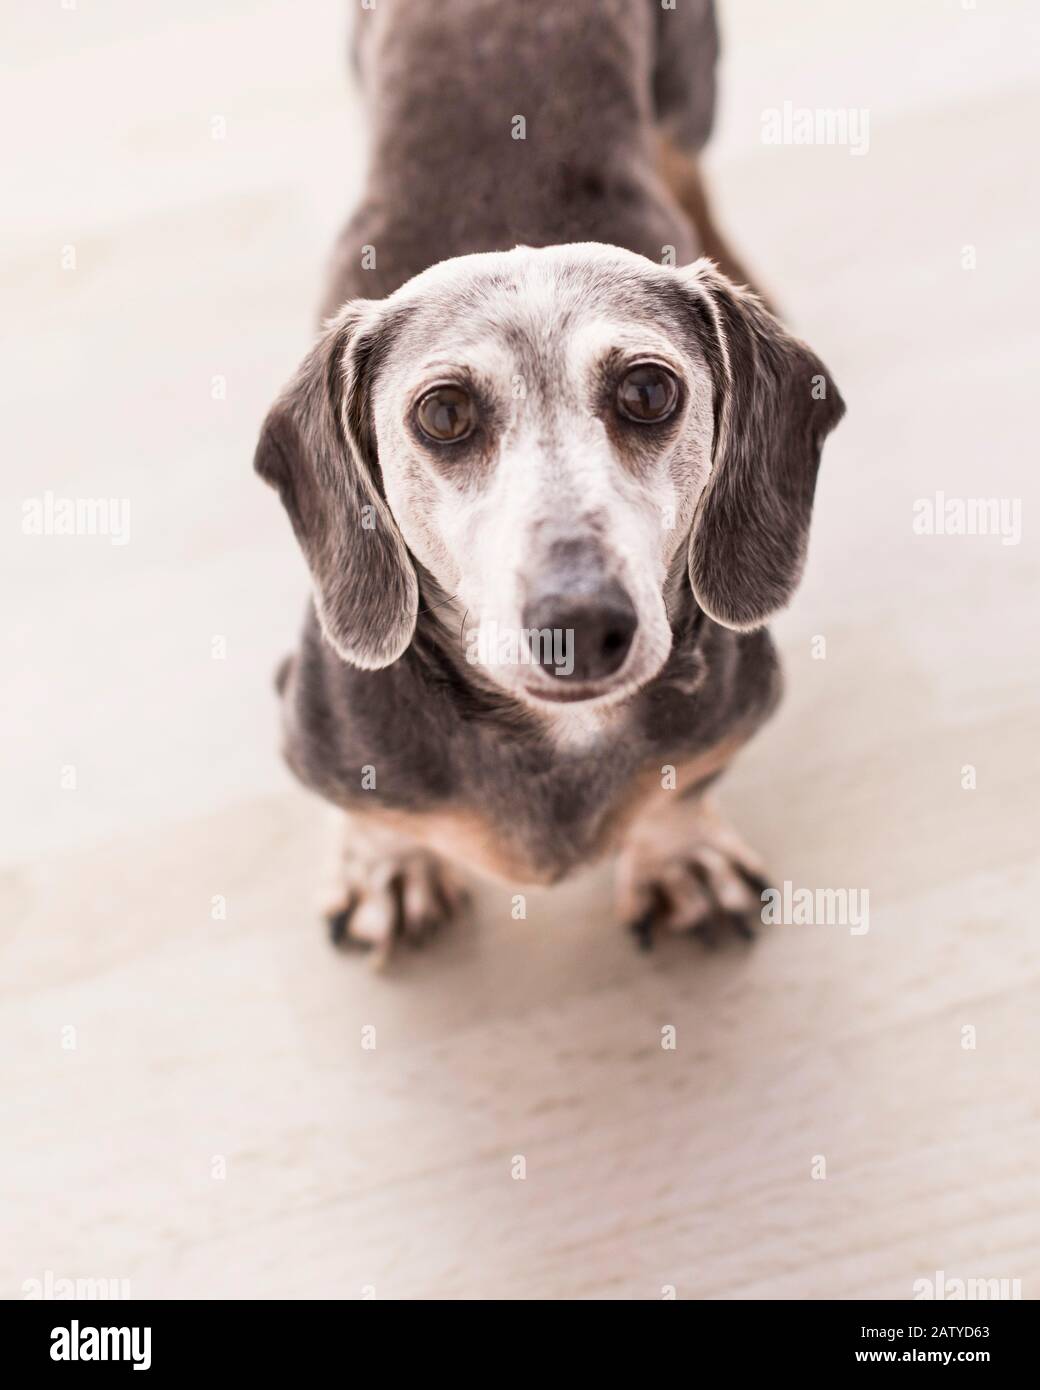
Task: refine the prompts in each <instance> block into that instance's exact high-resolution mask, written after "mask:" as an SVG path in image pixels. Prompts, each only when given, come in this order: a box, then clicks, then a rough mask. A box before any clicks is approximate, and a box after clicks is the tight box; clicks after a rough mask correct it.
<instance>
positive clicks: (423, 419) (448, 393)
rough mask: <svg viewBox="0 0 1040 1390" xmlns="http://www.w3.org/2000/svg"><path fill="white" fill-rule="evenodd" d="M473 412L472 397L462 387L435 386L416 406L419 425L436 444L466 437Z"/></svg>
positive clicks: (469, 429) (471, 424)
mask: <svg viewBox="0 0 1040 1390" xmlns="http://www.w3.org/2000/svg"><path fill="white" fill-rule="evenodd" d="M476 414H477V412H476V409H475V408H474V405H473V401H472V399H471V398H470V396H468V395H467V394H466V392H465V391H463V389H462V387H461V386H435V387H434V388H433V390H432V391H427V393H426V395H425V396H423V398H422V399H421V400H420V402H419V404H418V405H417V406H416V408H415V418H416V421H417V422H418V425H419V428H420V429H421V430H422V432H423V434H425V435H426V436H427V438H429V439H435V440H437V442H438V443H439V444H455V443H456V442H457V441H458V440H460V439H465V438H466V436H467V435H468V434H469V433H470V432H471V431H472V429H473V425H474V423H475V421H476Z"/></svg>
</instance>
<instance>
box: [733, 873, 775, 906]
mask: <svg viewBox="0 0 1040 1390" xmlns="http://www.w3.org/2000/svg"><path fill="white" fill-rule="evenodd" d="M735 868H736V870H737V873H738V874H740V877H741V878H742V879H743V880H744V882H745V883H746V884H747V886H748V887H749V888H750V889H751V891H752V892H753V893H754V894H755V896H756V897H757V898H758V901H759V902H760V903H761V901H762V894H763V893H768V892H769V890H770V889H771V888H772V886H773V885H772V884H771V883H770V882H769V880H768V879H765V878H763V877H762V875H761V874H756V873H755V872H754V870H752V869H745V868H744V866H743V864H736V865H735Z"/></svg>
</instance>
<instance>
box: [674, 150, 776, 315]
mask: <svg viewBox="0 0 1040 1390" xmlns="http://www.w3.org/2000/svg"><path fill="white" fill-rule="evenodd" d="M658 167H659V169H660V171H661V177H662V178H663V179H664V181H665V183H666V184H667V186H668V188H669V190H670V192H671V194H672V196H673V197H674V198H675V201H676V202H677V203H678V204H679V206H680V207H681V208H682V210H683V212H684V213H685V214H686V216H687V217H688V218H689V219H690V221H691V222H692V223H693V226H694V228H695V230H696V232H697V239H698V241H699V242H700V245H701V251H702V253H703V254H704V255H705V256H710V257H711V259H712V260H713V261H714V262H715V263H716V265H717V266H718V267H719V269H720V270H721V271H722V273H723V274H724V275H728V276H729V278H730V279H731V280H733V281H734V282H735V283H736V284H738V285H747V286H748V287H749V289H752V290H754V291H755V293H756V294H757V295H758V296H759V298H760V299H761V300H762V302H763V303H764V304H765V306H766V308H767V309H769V310H770V312H771V313H773V312H775V310H774V309H773V307H772V305H771V304H770V302H769V299H768V298H767V297H766V295H764V294H763V293H762V291H761V290H760V289H758V287H757V286H756V285H755V284H754V282H753V281H752V279H751V276H750V275H749V274H748V272H747V269H746V268H745V266H744V263H743V262H742V261H741V259H740V257H739V256H738V255H737V254H736V252H735V251H734V250H733V249H732V247H731V246H730V245H729V243H728V242H727V240H726V238H725V237H724V236H723V234H722V232H721V231H720V230H719V228H718V226H717V225H716V223H715V218H714V216H713V214H712V210H711V204H710V202H709V201H708V193H707V189H706V188H705V186H704V180H703V178H702V177H701V171H700V166H699V165H698V163H697V161H696V160H695V159H692V158H691V157H690V156H689V155H688V154H684V153H683V151H682V150H680V149H679V148H678V147H677V146H676V145H675V144H673V142H672V141H671V140H669V138H668V137H667V136H666V135H661V136H659V138H658Z"/></svg>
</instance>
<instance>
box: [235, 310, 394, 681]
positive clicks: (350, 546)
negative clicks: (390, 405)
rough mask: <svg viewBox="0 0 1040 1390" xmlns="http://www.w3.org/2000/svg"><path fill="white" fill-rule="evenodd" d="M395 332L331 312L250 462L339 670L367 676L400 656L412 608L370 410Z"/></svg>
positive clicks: (369, 315)
mask: <svg viewBox="0 0 1040 1390" xmlns="http://www.w3.org/2000/svg"><path fill="white" fill-rule="evenodd" d="M398 312H399V311H398ZM395 322H396V320H395V311H388V310H386V308H385V306H384V305H382V304H380V303H378V302H373V301H370V300H354V301H352V302H351V303H349V304H347V305H346V306H345V307H344V308H343V309H341V310H340V312H339V313H338V314H337V315H336V317H335V318H334V319H333V320H331V322H330V323H329V324H328V325H327V326H326V329H325V332H324V333H323V335H322V337H321V338H320V339H319V341H318V344H317V346H316V347H315V348H314V349H313V351H312V352H311V353H310V354H309V355H308V357H307V358H306V359H305V360H304V363H303V365H302V367H301V368H300V370H299V371H298V372H297V374H296V377H295V379H294V380H293V381H292V382H291V383H290V385H289V386H288V387H287V388H286V390H285V391H284V392H283V393H282V395H281V397H280V399H279V400H278V401H277V402H276V403H275V405H273V406H272V407H271V410H270V412H269V413H268V416H267V419H266V420H265V421H264V426H263V430H262V431H261V434H260V442H259V443H258V445H257V448H256V457H255V459H254V466H255V468H256V471H257V472H258V473H259V474H260V476H261V477H262V478H264V479H265V480H266V481H267V482H269V483H270V484H271V485H272V486H273V487H275V488H277V490H278V493H279V495H280V496H281V499H282V502H283V503H284V505H285V510H286V511H287V512H288V513H289V519H290V521H291V522H292V525H293V530H294V531H295V532H296V538H297V540H298V541H299V542H300V548H301V549H302V551H303V553H304V556H305V557H306V559H307V563H308V565H309V566H310V570H311V575H312V577H313V580H314V605H315V608H316V610H317V614H318V618H319V620H320V622H321V627H322V631H323V632H324V634H325V636H326V638H327V639H328V641H329V643H330V644H331V645H332V646H333V647H334V648H335V650H336V651H337V652H338V653H339V655H340V656H341V657H342V658H343V660H344V661H348V662H350V664H351V665H352V666H360V667H361V668H362V670H366V671H372V670H378V669H379V668H380V667H382V666H389V665H390V663H391V662H393V661H396V660H397V658H398V657H399V656H401V655H402V653H403V652H404V651H405V650H406V648H407V647H408V644H409V643H410V642H411V640H412V634H413V633H414V631H415V620H416V614H417V610H418V604H419V590H418V583H417V580H416V577H415V569H414V566H413V565H412V562H411V558H410V557H409V554H408V549H407V547H406V546H405V543H404V540H403V538H402V536H401V533H400V531H399V530H398V529H397V523H396V522H395V521H394V518H393V516H392V515H391V512H390V508H389V507H388V506H387V504H386V500H385V498H384V496H383V491H382V485H381V476H380V472H379V459H378V454H377V451H376V441H375V430H374V427H373V425H372V420H371V410H370V395H371V387H372V379H373V377H374V375H375V372H376V370H377V367H378V362H379V358H380V356H381V354H382V353H383V352H385V351H386V347H387V343H388V341H389V339H390V337H391V336H392V334H393V332H394V331H395Z"/></svg>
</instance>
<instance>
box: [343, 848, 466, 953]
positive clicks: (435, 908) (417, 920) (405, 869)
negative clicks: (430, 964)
mask: <svg viewBox="0 0 1040 1390" xmlns="http://www.w3.org/2000/svg"><path fill="white" fill-rule="evenodd" d="M337 879H338V882H337V886H336V890H335V892H334V894H333V896H332V898H331V900H330V901H329V902H328V903H327V905H326V910H325V920H326V922H327V924H328V928H329V937H330V939H331V941H332V943H333V945H335V946H340V947H343V948H344V949H353V950H360V951H370V952H371V953H372V955H373V957H374V963H375V964H377V965H378V964H382V963H383V962H384V961H386V960H387V959H388V958H389V956H390V954H391V952H392V951H393V949H394V947H395V946H396V945H398V944H399V943H401V942H406V943H407V944H409V945H411V946H421V945H423V943H424V942H426V941H427V940H428V939H429V938H430V937H431V936H432V935H433V934H434V933H435V932H436V931H437V930H438V928H440V927H441V926H444V925H445V924H446V923H448V922H450V921H451V920H452V919H453V918H454V917H456V916H457V915H458V914H459V913H460V912H461V911H462V909H463V908H464V907H465V904H466V901H467V897H468V895H467V893H466V890H465V888H464V887H463V886H462V884H461V883H460V882H459V881H458V880H457V879H456V878H455V876H454V875H453V874H452V872H451V871H450V870H449V869H448V868H447V866H446V865H445V864H444V862H443V861H442V860H441V859H440V858H438V856H437V855H435V854H432V853H430V852H429V851H428V850H424V849H418V848H412V849H409V850H407V851H403V852H402V851H393V850H379V849H375V848H373V847H372V846H370V845H368V844H363V845H360V846H358V848H357V852H355V853H351V852H350V847H349V846H348V848H347V851H346V852H345V853H344V855H343V858H342V861H341V863H340V867H339V873H338V874H337Z"/></svg>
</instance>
